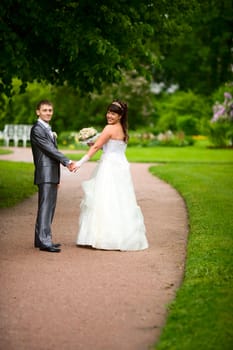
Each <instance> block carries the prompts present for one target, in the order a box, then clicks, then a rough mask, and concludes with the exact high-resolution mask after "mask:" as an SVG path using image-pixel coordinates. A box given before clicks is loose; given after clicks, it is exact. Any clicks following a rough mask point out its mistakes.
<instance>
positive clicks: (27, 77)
mask: <svg viewBox="0 0 233 350" xmlns="http://www.w3.org/2000/svg"><path fill="white" fill-rule="evenodd" d="M194 3H195V1H191V0H190V1H184V0H176V1H175V4H173V3H171V2H170V1H168V0H164V1H163V2H160V3H159V4H158V2H157V1H155V0H152V1H144V2H140V3H139V2H138V1H135V0H130V1H118V0H117V1H116V0H113V1H111V2H109V1H101V2H99V1H91V0H80V1H71V0H68V1H67V0H60V1H55V0H51V1H39V2H38V1H32V0H28V1H21V0H14V1H11V0H10V1H9V0H2V1H1V3H0V13H1V24H0V34H1V35H0V37H1V42H2V52H1V62H0V71H1V84H0V88H1V91H4V92H5V93H6V94H7V95H10V94H11V87H12V86H11V81H12V78H14V77H18V78H19V79H20V80H22V82H23V84H22V86H21V90H22V91H23V90H24V88H25V87H26V83H27V82H32V81H34V80H38V81H46V82H48V83H50V84H52V85H57V86H62V85H63V84H64V83H65V84H68V85H69V86H72V87H74V88H77V87H78V88H79V89H80V91H81V92H89V91H93V90H94V89H98V90H100V89H101V87H102V85H103V83H114V82H119V81H120V80H121V75H122V71H124V70H132V69H134V68H135V69H137V71H138V72H139V73H140V74H141V75H144V76H145V77H147V78H148V79H150V78H151V70H150V67H151V65H153V64H156V58H155V55H154V53H153V52H152V50H151V49H150V46H149V45H148V39H149V37H151V36H152V35H153V33H154V31H155V30H158V28H159V27H160V29H161V31H160V33H159V35H158V37H157V40H162V39H163V31H164V32H165V33H166V36H168V35H170V36H172V35H176V34H173V32H174V28H176V33H177V31H179V30H180V27H182V25H181V23H182V22H183V21H185V14H186V13H187V12H188V11H189V9H190V8H192V7H193V4H194ZM179 6H180V8H181V9H182V11H181V13H182V15H181V13H180V11H179ZM174 12H175V14H176V15H177V16H174ZM168 14H169V16H168ZM170 17H171V20H170ZM181 21H182V22H181Z"/></svg>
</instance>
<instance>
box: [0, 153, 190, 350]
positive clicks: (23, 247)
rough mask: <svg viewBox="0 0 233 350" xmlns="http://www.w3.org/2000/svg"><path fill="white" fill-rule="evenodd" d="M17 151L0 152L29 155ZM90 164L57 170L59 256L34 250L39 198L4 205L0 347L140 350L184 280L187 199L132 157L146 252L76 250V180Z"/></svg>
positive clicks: (155, 331) (158, 329)
mask: <svg viewBox="0 0 233 350" xmlns="http://www.w3.org/2000/svg"><path fill="white" fill-rule="evenodd" d="M13 149H14V154H13V155H4V156H0V159H8V160H18V161H32V157H31V150H30V148H29V149H26V148H13ZM94 166H95V164H94V163H92V162H89V163H87V164H86V165H85V166H84V167H83V168H82V169H81V170H80V172H79V174H71V173H69V172H68V170H66V169H64V168H63V170H62V183H61V186H60V189H59V195H58V203H57V209H56V213H55V218H54V223H53V232H54V233H53V235H54V241H56V242H61V243H62V252H61V253H60V254H51V253H47V252H41V251H39V250H36V249H34V248H33V237H34V221H35V216H36V209H37V195H34V196H33V197H31V198H29V199H27V200H25V201H24V202H22V203H20V204H19V205H16V206H15V207H13V208H10V209H1V210H0V221H1V225H0V256H1V258H0V259H1V260H0V271H1V272H0V285H1V288H0V314H1V318H0V349H4V350H52V349H56V350H89V349H95V350H144V349H145V350H146V349H149V348H150V346H151V345H152V344H154V343H156V341H157V340H158V337H159V335H160V333H161V328H162V327H163V325H164V323H165V321H166V305H167V304H168V303H169V302H171V301H172V300H173V299H174V297H175V293H176V290H177V288H178V287H179V286H180V283H181V281H182V277H183V271H184V262H185V251H186V240H187V232H188V219H187V212H186V207H185V204H184V202H183V200H182V198H181V197H180V195H179V194H178V193H177V192H176V191H175V190H174V189H173V188H171V187H170V186H169V185H168V184H166V183H164V182H163V181H161V180H159V179H158V178H155V177H153V176H152V175H151V174H150V173H149V172H148V168H149V164H131V171H132V176H133V180H134V185H135V191H136V196H137V200H138V203H139V205H140V206H141V209H142V211H143V214H144V218H145V224H146V227H147V237H148V240H149V244H150V247H149V249H148V250H145V251H140V252H118V251H101V250H94V249H88V248H81V247H77V246H76V245H75V239H76V234H77V225H78V217H79V204H80V201H81V197H82V191H81V182H82V181H83V180H84V179H86V178H87V177H88V176H89V175H90V173H91V171H92V169H93V167H94Z"/></svg>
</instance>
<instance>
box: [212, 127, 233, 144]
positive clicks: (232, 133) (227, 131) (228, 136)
mask: <svg viewBox="0 0 233 350" xmlns="http://www.w3.org/2000/svg"><path fill="white" fill-rule="evenodd" d="M209 139H210V141H211V143H212V145H213V146H214V147H227V146H232V143H231V142H232V140H233V122H231V121H219V122H216V123H210V126H209Z"/></svg>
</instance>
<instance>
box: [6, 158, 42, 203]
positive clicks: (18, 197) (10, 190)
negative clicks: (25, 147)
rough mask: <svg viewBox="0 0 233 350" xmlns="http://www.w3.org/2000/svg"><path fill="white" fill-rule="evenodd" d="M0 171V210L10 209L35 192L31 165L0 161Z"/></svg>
mask: <svg viewBox="0 0 233 350" xmlns="http://www.w3.org/2000/svg"><path fill="white" fill-rule="evenodd" d="M0 169H1V170H0V198H1V201H0V208H6V207H11V206H13V205H15V204H17V203H18V202H20V201H22V200H24V199H25V198H28V197H30V196H31V195H33V194H34V193H35V192H36V191H37V187H36V186H34V185H33V173H34V166H33V164H30V163H20V162H9V161H3V160H1V161H0ZM15 174H17V176H16V175H15Z"/></svg>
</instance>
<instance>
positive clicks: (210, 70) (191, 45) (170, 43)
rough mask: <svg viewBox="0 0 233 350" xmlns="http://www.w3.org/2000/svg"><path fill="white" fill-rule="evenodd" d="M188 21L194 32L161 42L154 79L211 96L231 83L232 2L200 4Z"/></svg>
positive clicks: (203, 2)
mask: <svg viewBox="0 0 233 350" xmlns="http://www.w3.org/2000/svg"><path fill="white" fill-rule="evenodd" d="M197 3H198V6H196V7H195V11H194V12H193V13H192V15H191V16H189V18H188V23H189V25H190V27H191V30H189V31H186V32H185V33H184V34H183V33H182V32H181V31H180V32H179V33H177V36H176V38H173V39H172V40H167V41H163V42H161V43H159V48H158V47H157V53H158V51H160V53H158V54H159V56H160V58H161V61H162V62H161V65H160V67H158V66H156V68H155V71H154V77H155V80H156V81H157V82H158V81H163V82H166V84H167V86H169V85H170V84H171V83H176V84H179V87H180V88H181V89H182V90H188V89H190V88H191V89H192V90H193V91H195V92H198V93H202V94H205V95H209V94H211V93H212V92H213V91H215V90H216V89H217V88H218V87H219V86H220V85H222V84H223V83H225V82H226V81H232V67H231V64H232V3H231V1H229V0H222V1H218V0H212V1H209V0H203V1H197Z"/></svg>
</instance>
